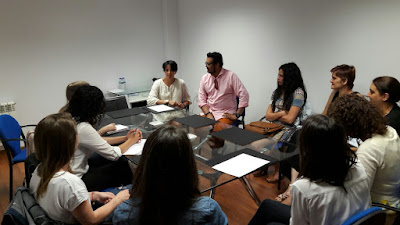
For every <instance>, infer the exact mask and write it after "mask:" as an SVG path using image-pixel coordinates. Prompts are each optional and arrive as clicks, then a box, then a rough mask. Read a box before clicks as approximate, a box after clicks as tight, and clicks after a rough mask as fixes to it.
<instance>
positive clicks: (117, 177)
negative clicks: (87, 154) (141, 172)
mask: <svg viewBox="0 0 400 225" xmlns="http://www.w3.org/2000/svg"><path fill="white" fill-rule="evenodd" d="M82 180H83V182H84V183H85V184H86V187H87V189H88V191H102V190H104V189H106V188H110V187H119V186H121V185H128V184H131V183H132V172H131V169H130V167H129V165H128V160H127V159H126V158H124V157H121V158H119V159H118V161H110V160H107V159H104V158H103V157H101V156H99V155H94V156H93V157H92V158H91V159H90V160H89V171H88V172H87V173H86V174H85V175H83V177H82Z"/></svg>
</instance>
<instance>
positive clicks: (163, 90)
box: [147, 60, 190, 109]
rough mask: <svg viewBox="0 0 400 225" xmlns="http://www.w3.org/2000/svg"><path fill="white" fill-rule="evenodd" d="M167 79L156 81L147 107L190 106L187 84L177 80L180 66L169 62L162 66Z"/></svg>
mask: <svg viewBox="0 0 400 225" xmlns="http://www.w3.org/2000/svg"><path fill="white" fill-rule="evenodd" d="M162 67H163V70H164V73H165V77H164V78H163V79H158V80H156V81H154V83H153V86H152V87H151V91H150V94H149V97H148V99H147V105H148V106H152V105H169V106H174V107H179V108H182V109H183V108H185V107H186V106H188V105H189V104H190V95H189V93H188V90H187V87H186V84H185V82H184V81H183V80H182V79H177V78H175V74H176V72H177V71H178V65H177V64H176V62H175V61H172V60H168V61H166V62H164V63H163V65H162Z"/></svg>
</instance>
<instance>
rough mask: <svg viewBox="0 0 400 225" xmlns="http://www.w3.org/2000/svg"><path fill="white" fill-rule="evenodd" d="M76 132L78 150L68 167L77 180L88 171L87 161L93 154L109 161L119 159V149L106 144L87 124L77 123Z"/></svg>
mask: <svg viewBox="0 0 400 225" xmlns="http://www.w3.org/2000/svg"><path fill="white" fill-rule="evenodd" d="M77 130H78V149H76V151H75V153H74V156H73V157H72V159H71V162H70V167H71V170H72V172H73V173H74V174H75V175H76V176H78V177H79V178H82V176H83V175H84V174H86V173H87V171H88V170H89V165H88V159H89V158H90V156H92V154H93V152H97V153H98V154H99V155H101V156H103V157H104V158H106V159H108V160H111V161H117V160H118V159H119V157H121V155H122V153H121V149H120V148H119V147H118V146H111V145H110V144H108V143H107V141H106V140H104V139H103V138H102V137H101V136H100V135H99V133H97V131H96V130H95V129H94V128H93V127H92V125H90V124H89V123H86V122H81V123H79V124H78V125H77Z"/></svg>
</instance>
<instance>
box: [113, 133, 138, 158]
mask: <svg viewBox="0 0 400 225" xmlns="http://www.w3.org/2000/svg"><path fill="white" fill-rule="evenodd" d="M126 138H127V140H126V141H125V142H124V143H122V144H120V145H119V146H118V147H119V148H120V149H121V153H122V154H124V153H125V152H126V151H127V150H128V149H129V148H130V147H131V146H132V145H133V144H136V143H138V142H139V141H140V140H141V139H142V132H141V131H140V130H139V129H134V130H130V131H129V132H128V134H127V135H126Z"/></svg>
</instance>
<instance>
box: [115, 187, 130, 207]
mask: <svg viewBox="0 0 400 225" xmlns="http://www.w3.org/2000/svg"><path fill="white" fill-rule="evenodd" d="M130 196H131V195H130V194H129V189H125V190H123V191H120V192H118V194H117V195H116V196H115V199H116V200H117V201H118V204H121V203H122V202H123V201H125V200H128V199H129V197H130Z"/></svg>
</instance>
